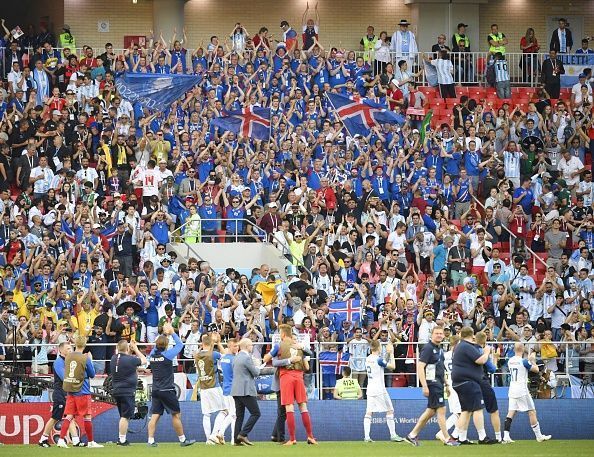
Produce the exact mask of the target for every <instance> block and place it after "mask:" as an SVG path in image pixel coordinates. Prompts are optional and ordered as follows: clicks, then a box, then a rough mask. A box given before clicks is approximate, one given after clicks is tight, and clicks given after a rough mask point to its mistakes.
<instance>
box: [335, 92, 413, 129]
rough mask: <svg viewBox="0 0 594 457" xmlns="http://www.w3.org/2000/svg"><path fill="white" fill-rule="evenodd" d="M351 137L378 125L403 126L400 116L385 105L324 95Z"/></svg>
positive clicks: (402, 118)
mask: <svg viewBox="0 0 594 457" xmlns="http://www.w3.org/2000/svg"><path fill="white" fill-rule="evenodd" d="M326 96H327V97H328V99H329V100H330V103H331V104H332V106H333V107H334V109H335V110H336V114H337V116H338V117H339V118H340V120H342V122H343V123H344V125H345V127H346V128H347V130H348V131H349V134H351V135H357V134H359V135H366V134H367V132H368V131H369V129H371V128H372V127H376V126H379V125H380V124H404V122H405V119H404V116H402V115H401V114H396V113H394V112H392V111H390V110H389V109H388V108H387V107H386V106H385V105H381V104H379V103H376V102H373V101H371V100H368V99H366V98H361V99H359V98H354V97H346V96H344V95H338V94H326Z"/></svg>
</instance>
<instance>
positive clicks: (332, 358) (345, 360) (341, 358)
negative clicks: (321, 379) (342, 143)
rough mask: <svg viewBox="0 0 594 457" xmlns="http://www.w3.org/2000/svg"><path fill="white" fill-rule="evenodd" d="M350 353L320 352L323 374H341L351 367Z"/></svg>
mask: <svg viewBox="0 0 594 457" xmlns="http://www.w3.org/2000/svg"><path fill="white" fill-rule="evenodd" d="M349 357H350V354H349V353H348V352H332V351H323V352H320V354H319V356H318V358H319V361H320V366H321V367H322V374H341V373H342V369H343V368H344V367H346V366H348V365H349Z"/></svg>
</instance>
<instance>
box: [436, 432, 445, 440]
mask: <svg viewBox="0 0 594 457" xmlns="http://www.w3.org/2000/svg"><path fill="white" fill-rule="evenodd" d="M435 439H438V440H439V441H441V442H442V443H445V437H444V436H443V433H441V430H440V431H439V432H437V433H436V434H435Z"/></svg>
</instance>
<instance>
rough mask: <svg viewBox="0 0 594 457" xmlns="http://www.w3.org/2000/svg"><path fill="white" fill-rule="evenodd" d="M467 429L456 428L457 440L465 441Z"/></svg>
mask: <svg viewBox="0 0 594 457" xmlns="http://www.w3.org/2000/svg"><path fill="white" fill-rule="evenodd" d="M467 435H468V430H458V441H460V442H462V441H466V439H467Z"/></svg>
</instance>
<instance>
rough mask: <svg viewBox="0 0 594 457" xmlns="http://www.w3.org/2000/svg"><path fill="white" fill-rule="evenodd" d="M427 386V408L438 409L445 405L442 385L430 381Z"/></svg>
mask: <svg viewBox="0 0 594 457" xmlns="http://www.w3.org/2000/svg"><path fill="white" fill-rule="evenodd" d="M428 387H429V397H428V398H427V408H429V409H438V408H443V407H445V400H444V388H443V385H441V384H434V383H431V384H429V385H428Z"/></svg>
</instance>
